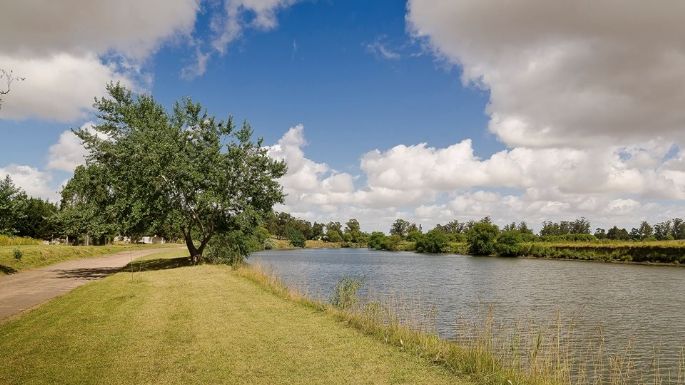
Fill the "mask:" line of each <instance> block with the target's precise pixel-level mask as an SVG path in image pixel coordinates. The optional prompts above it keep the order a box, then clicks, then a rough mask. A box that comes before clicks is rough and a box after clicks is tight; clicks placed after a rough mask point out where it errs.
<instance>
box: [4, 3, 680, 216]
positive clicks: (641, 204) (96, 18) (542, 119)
mask: <svg viewBox="0 0 685 385" xmlns="http://www.w3.org/2000/svg"><path fill="white" fill-rule="evenodd" d="M502 1H503V0H502ZM162 3H163V6H164V7H165V10H166V12H165V13H163V14H160V12H159V9H160V8H159V5H156V4H154V2H150V3H146V4H137V3H136V2H134V1H122V2H121V3H120V4H119V3H116V4H113V3H107V2H105V1H96V2H91V3H83V4H79V2H78V1H74V2H73V4H70V5H68V6H66V7H64V8H66V9H57V8H55V9H53V10H50V9H49V8H50V7H54V5H51V4H50V3H49V2H44V4H43V5H44V7H45V12H44V14H42V13H40V12H36V13H34V16H28V17H29V18H35V19H32V20H20V19H19V18H18V17H17V18H15V19H13V18H12V15H13V14H16V15H26V14H31V13H32V12H28V13H27V12H24V11H26V9H22V7H27V5H21V4H15V5H13V6H12V7H10V8H8V10H7V12H6V13H5V14H6V16H5V17H7V20H4V21H6V22H7V23H9V26H7V27H6V28H10V27H12V28H14V31H16V32H17V33H16V36H22V37H21V38H19V39H16V40H17V41H11V42H10V41H0V43H5V45H4V46H5V48H0V68H10V69H13V70H14V71H15V72H16V73H17V74H20V75H22V76H26V80H25V81H23V82H15V84H13V90H12V92H11V93H10V94H9V95H8V96H7V97H6V98H5V101H4V105H3V109H2V110H0V131H1V132H2V133H3V135H2V140H0V173H3V172H4V173H6V174H9V175H11V176H14V178H15V179H16V180H17V181H18V184H20V185H23V187H25V188H26V189H27V191H30V192H34V194H35V195H41V196H45V197H49V198H51V199H56V196H57V194H56V191H57V190H58V189H59V186H60V184H61V183H63V182H64V180H66V179H67V178H68V177H69V176H70V175H71V169H73V166H74V165H75V164H78V163H79V161H80V162H82V158H83V154H82V151H83V150H82V149H80V148H79V147H78V143H75V142H74V138H72V137H70V136H69V134H68V129H70V128H77V127H80V126H81V125H83V124H84V123H86V122H89V121H93V120H94V117H93V115H92V111H90V110H88V106H89V104H90V100H92V97H93V96H96V95H97V94H100V93H101V89H102V86H101V85H100V86H98V84H100V83H102V84H104V82H105V81H107V80H109V79H119V80H123V81H125V82H128V83H129V84H131V85H132V86H134V87H136V88H137V89H138V90H140V91H141V92H150V93H152V94H153V95H154V96H155V97H156V98H157V99H158V100H159V101H161V102H162V103H163V104H165V105H167V106H170V105H171V104H172V103H173V102H174V101H175V100H178V99H179V98H181V97H184V96H191V97H192V98H193V99H195V100H196V101H199V102H201V103H203V104H204V106H205V107H206V108H207V109H208V110H209V111H210V113H212V114H215V115H219V116H226V115H228V114H231V115H233V116H234V117H235V118H236V119H237V120H244V119H246V120H248V121H249V122H250V123H251V124H252V125H253V127H254V128H255V131H256V133H257V135H259V136H263V137H264V139H265V143H266V144H268V145H275V146H274V147H273V148H272V154H273V156H275V157H280V158H283V159H286V160H287V161H288V162H289V163H291V164H292V167H291V173H290V175H289V176H288V177H286V178H285V179H284V181H283V183H284V187H285V189H286V191H287V192H288V193H289V199H288V200H287V201H286V203H285V205H284V206H282V207H280V208H279V209H283V210H287V211H291V212H293V213H295V214H297V215H301V216H304V217H307V218H310V219H313V220H326V219H329V218H333V217H335V216H341V217H345V216H359V217H362V218H367V219H368V221H370V222H371V223H373V224H374V225H377V226H384V225H385V224H386V223H387V222H389V221H391V220H392V219H393V218H395V217H399V216H403V217H408V218H411V219H414V220H417V221H420V222H423V223H425V224H427V225H430V224H434V223H436V222H439V221H446V220H448V219H449V218H452V217H457V218H464V219H470V218H476V217H479V216H484V215H492V216H494V217H496V218H500V217H501V221H503V222H504V221H508V220H510V219H512V218H514V217H521V216H526V217H530V218H532V219H531V220H532V221H533V222H537V221H541V220H543V219H547V218H549V219H555V218H566V217H571V218H573V217H576V216H580V215H585V216H589V217H593V219H595V222H596V223H610V222H611V223H613V222H619V223H629V222H634V221H637V220H638V219H640V218H647V217H649V219H653V220H658V219H662V218H665V217H667V216H668V215H679V214H680V213H682V199H683V197H684V196H685V173H683V171H682V170H684V169H685V167H683V166H682V165H681V163H683V164H685V162H683V161H682V158H683V157H682V155H681V153H680V150H679V148H680V146H681V143H682V137H681V135H680V134H678V131H679V130H678V129H679V128H682V125H681V123H682V120H683V118H682V117H681V116H680V115H677V114H675V113H674V112H673V110H674V108H673V107H672V106H670V105H668V103H667V102H663V101H661V100H646V99H644V98H645V96H644V95H642V92H641V90H643V89H653V90H654V91H655V92H657V93H658V90H659V89H660V88H658V87H661V88H663V89H664V90H665V91H664V95H663V99H664V100H667V99H669V100H680V99H679V98H680V97H681V96H682V95H681V92H680V91H677V90H673V89H671V88H673V87H672V85H673V84H678V82H680V81H682V80H683V78H685V76H684V75H683V70H682V69H677V65H676V64H677V61H674V62H673V63H670V62H663V61H659V62H658V63H656V64H654V65H655V66H656V67H655V68H657V69H659V68H658V67H659V66H662V67H663V68H662V70H663V71H664V73H669V74H671V78H667V79H663V78H658V77H653V78H652V77H650V76H645V75H644V74H642V73H641V71H642V70H641V68H640V66H639V65H637V64H636V65H635V67H631V66H629V65H627V64H624V63H625V62H626V61H625V58H626V55H627V56H630V55H634V56H635V59H636V61H642V63H641V64H642V65H644V64H645V63H647V64H649V60H648V57H649V55H653V56H655V57H658V55H659V54H660V52H652V51H653V50H654V48H653V47H654V46H655V44H654V40H655V39H660V41H661V42H662V43H663V44H664V48H663V49H664V50H666V51H668V50H670V51H674V50H675V52H685V49H683V47H682V44H680V43H679V42H677V41H671V40H669V39H667V38H666V37H665V36H666V35H664V36H660V35H654V36H648V37H646V38H645V40H646V41H644V42H642V43H641V44H644V45H645V47H639V46H638V45H639V44H638V43H634V42H632V41H631V40H630V36H629V34H628V32H629V31H630V28H631V25H630V23H629V20H631V19H630V17H643V18H644V20H643V22H644V23H645V24H646V25H648V24H649V23H654V24H655V25H656V24H659V25H661V26H664V25H665V26H666V27H668V28H665V30H667V32H665V34H666V33H668V32H670V33H675V32H677V31H678V28H680V27H679V25H678V23H676V21H677V20H673V19H671V18H670V17H669V16H668V15H669V14H670V13H672V12H673V11H674V10H673V9H669V7H677V6H672V5H669V6H663V7H662V8H663V9H658V8H656V9H654V8H652V9H649V12H646V11H645V9H643V8H644V7H645V6H644V5H641V4H640V3H639V2H629V3H630V4H629V5H627V6H626V7H625V9H623V10H621V11H620V12H618V14H617V13H616V10H614V9H611V8H608V6H603V5H597V6H587V7H586V9H583V8H582V7H579V8H578V9H573V10H568V9H565V8H564V7H563V6H557V7H554V6H550V7H548V6H544V7H541V6H540V3H539V0H526V1H523V2H522V3H521V4H519V5H518V6H516V7H515V8H512V9H509V12H510V16H511V17H506V16H502V15H501V12H500V10H501V9H502V7H505V8H506V7H512V5H511V4H509V3H507V2H500V1H496V2H493V3H492V4H487V5H485V4H482V3H478V2H475V1H467V0H457V1H444V2H440V1H438V2H430V1H428V0H413V1H410V2H409V3H407V2H405V1H373V2H369V1H356V0H347V1H335V0H330V1H295V0H261V1H260V0H223V1H218V0H217V1H200V2H196V1H195V0H173V1H170V2H162ZM500 3H501V4H500ZM85 4H88V5H87V6H86V5H85ZM69 7H74V9H78V10H84V9H88V12H80V13H79V12H75V11H74V9H69ZM536 12H537V13H540V14H539V15H537V16H536V17H534V18H533V19H530V20H528V21H526V20H527V19H526V18H527V17H529V16H530V15H534V14H536ZM119 13H121V15H123V16H121V15H119ZM74 14H79V15H80V14H84V15H87V17H86V16H81V17H84V18H83V19H81V20H74V19H73V18H74V17H79V16H74ZM589 14H592V15H595V16H596V17H597V18H598V20H600V19H601V20H602V23H599V22H598V23H597V25H592V24H589V25H585V24H584V23H586V20H587V15H589ZM643 14H644V15H645V16H640V15H643ZM132 15H140V16H143V17H140V18H136V17H132ZM50 16H51V17H50ZM22 17H27V16H22ZM119 17H120V18H119ZM1 18H2V17H0V19H1ZM42 18H45V19H42ZM555 19H558V20H562V21H564V23H554V20H555ZM522 20H523V22H522ZM0 21H3V20H0ZM547 21H549V22H547ZM32 23H41V24H42V25H45V24H46V23H49V24H51V25H50V26H46V30H47V29H50V30H53V31H57V32H55V34H54V36H45V35H44V34H38V33H32V32H31V31H28V30H27V31H26V33H22V30H21V28H24V27H23V25H29V26H30V25H31V24H32ZM136 23H138V24H136ZM12 24H14V25H12ZM75 24H76V25H77V26H83V30H86V31H88V28H89V27H92V28H97V30H98V33H95V32H93V33H92V34H90V33H84V32H83V30H81V29H78V28H80V27H75V26H74V25H75ZM607 24H609V25H612V26H613V29H611V32H610V33H615V34H617V35H616V36H607V32H606V31H605V30H604V29H602V27H601V26H602V25H607ZM484 26H489V27H488V28H487V29H484ZM48 27H51V28H48ZM26 28H28V27H26ZM90 31H95V30H93V29H91V30H90ZM236 31H237V32H236ZM99 32H101V33H99ZM222 34H223V36H229V37H228V38H227V39H225V40H223V41H222V40H221V39H220V37H221V36H222ZM5 35H7V34H5ZM539 37H544V38H543V39H540V38H539ZM603 39H605V40H603ZM622 39H623V40H625V47H630V49H628V52H627V53H622V54H620V55H619V54H617V53H615V52H618V50H614V48H615V46H617V45H620V44H622ZM650 39H651V40H650ZM0 40H2V38H0ZM570 42H572V44H571V43H570ZM584 44H586V45H584ZM590 44H594V47H595V48H596V49H598V51H597V52H599V54H597V55H595V56H597V57H589V56H587V55H586V54H585V52H586V51H585V50H584V48H585V46H588V47H589V46H590ZM603 44H604V45H603ZM620 46H621V47H624V46H623V45H620ZM633 46H635V47H633ZM647 47H648V48H647ZM605 48H606V49H605ZM198 54H200V55H205V57H207V58H208V60H207V61H206V66H205V65H201V64H200V62H199V61H198V57H199V56H197V55H198ZM60 55H61V56H60ZM645 57H647V59H645ZM57 58H62V59H63V60H58V59H57ZM65 58H66V59H65ZM619 63H620V64H619ZM606 68H609V69H610V70H609V73H610V72H611V68H614V69H615V71H614V72H616V76H617V79H618V80H617V79H612V78H611V75H607V72H606V71H605V69H606ZM672 68H676V69H675V70H673V71H671V72H668V70H670V69H672ZM188 69H201V70H199V71H198V73H197V74H196V76H190V77H189V76H182V73H184V71H188ZM619 76H620V77H619ZM631 77H634V78H637V79H639V81H642V82H643V83H640V82H639V81H638V80H635V79H632V80H630V79H631ZM462 79H464V81H462ZM625 79H629V80H625ZM684 84H685V83H684ZM669 85H670V86H671V87H670V88H669ZM669 92H671V93H674V94H670V95H669V94H668V93H669ZM36 95H48V96H50V98H48V97H47V96H46V97H45V98H43V99H41V98H36ZM89 95H90V96H89ZM72 99H73V100H72ZM619 101H620V102H619ZM635 106H645V110H644V111H641V110H639V109H638V108H636V107H635ZM645 111H647V112H645ZM3 115H4V116H3ZM633 115H634V116H635V117H633ZM671 115H672V116H671ZM643 116H647V117H648V118H649V117H650V116H651V121H653V122H656V121H658V122H661V121H664V123H663V124H661V125H660V123H658V124H656V125H655V126H653V127H652V126H646V125H645V124H644V123H643V122H642V121H641V119H642V117H643ZM657 116H658V119H657V118H655V117H657ZM621 117H623V118H621ZM662 118H663V119H662ZM674 122H675V123H674ZM298 125H302V126H303V128H301V127H300V126H298ZM422 143H425V145H422ZM20 166H21V167H23V168H21V169H19V168H18V167H20ZM562 169H563V170H564V175H563V177H560V176H559V175H558V174H559V172H558V171H559V170H562ZM657 207H658V208H659V209H658V210H661V212H663V214H658V215H657V214H655V212H656V211H657V210H656V208H657Z"/></svg>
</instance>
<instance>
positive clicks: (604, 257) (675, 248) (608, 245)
mask: <svg viewBox="0 0 685 385" xmlns="http://www.w3.org/2000/svg"><path fill="white" fill-rule="evenodd" d="M519 255H521V256H528V257H536V258H552V259H577V260H589V261H602V262H635V263H666V264H685V242H684V241H644V242H620V241H614V242H558V243H557V242H550V243H547V242H534V243H524V244H522V245H521V250H520V252H519Z"/></svg>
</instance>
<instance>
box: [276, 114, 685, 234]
mask: <svg viewBox="0 0 685 385" xmlns="http://www.w3.org/2000/svg"><path fill="white" fill-rule="evenodd" d="M305 145H306V140H305V137H304V127H303V126H302V125H298V126H295V127H293V128H291V129H290V130H288V132H286V133H285V135H284V136H283V137H282V138H281V139H280V140H279V141H278V142H277V143H276V144H275V145H274V146H271V147H269V154H270V156H272V157H274V158H277V159H282V160H285V161H286V163H287V164H288V167H289V168H288V173H287V174H286V176H284V177H283V179H282V180H281V183H282V184H283V186H284V189H285V192H286V193H287V194H288V196H287V198H286V202H285V205H284V206H282V207H280V208H279V209H282V210H287V211H289V212H291V213H293V214H296V215H300V216H303V217H305V218H308V219H310V220H319V221H327V220H333V219H335V220H340V219H345V218H348V217H353V216H356V217H357V218H359V219H360V220H361V221H362V224H365V228H366V229H379V228H380V229H385V228H387V226H388V225H389V223H390V222H392V220H394V219H395V218H397V217H405V218H409V219H414V220H417V221H419V222H421V223H423V224H424V225H425V226H431V225H434V224H436V223H440V222H442V223H444V222H446V221H449V220H452V219H460V220H470V219H478V218H482V217H484V216H492V217H493V218H495V219H497V220H499V221H501V222H502V223H506V222H509V221H512V220H522V219H525V220H527V221H529V223H530V224H532V225H534V226H535V225H539V224H540V223H541V222H542V221H544V220H562V219H572V218H575V217H578V216H586V217H588V218H590V219H591V220H593V221H594V222H595V224H597V225H602V226H605V225H609V224H611V225H613V224H623V225H626V226H628V225H631V224H632V222H635V221H637V220H639V219H642V218H645V219H649V220H652V221H655V220H661V219H663V218H664V216H666V215H682V214H678V210H681V211H682V204H681V200H682V199H685V177H684V176H685V171H683V166H682V164H683V161H682V159H683V155H682V152H680V151H678V152H677V153H675V154H674V155H673V156H672V157H670V158H669V157H666V153H668V152H670V151H671V150H670V149H671V148H672V147H671V146H669V145H667V144H663V143H656V142H652V143H648V144H647V145H645V146H641V147H636V146H633V147H621V146H605V147H601V148H599V147H592V148H590V149H577V148H520V147H519V148H513V149H508V150H503V151H500V152H497V153H495V154H492V155H491V156H489V157H486V158H481V157H478V156H477V155H476V154H475V153H474V150H473V147H472V143H471V141H470V140H468V139H467V140H463V141H460V142H458V143H455V144H453V145H450V146H447V147H444V148H434V147H429V146H427V145H426V144H424V143H422V144H417V145H411V146H407V145H398V146H395V147H393V148H390V149H387V150H384V151H381V150H373V151H370V152H368V153H366V154H363V155H362V156H361V157H360V162H359V169H360V171H361V175H357V176H355V175H352V174H349V173H342V172H338V171H336V170H334V169H332V168H331V167H330V166H328V165H327V164H325V163H319V162H315V161H313V160H311V159H308V158H307V157H306V155H305V153H304V147H305ZM361 181H365V183H361Z"/></svg>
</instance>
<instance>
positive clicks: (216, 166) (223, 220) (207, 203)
mask: <svg viewBox="0 0 685 385" xmlns="http://www.w3.org/2000/svg"><path fill="white" fill-rule="evenodd" d="M107 91H108V96H106V97H103V98H96V100H95V105H94V106H95V108H96V110H97V112H98V114H97V116H98V122H97V124H96V125H94V126H93V127H92V128H89V129H80V130H76V131H74V132H75V133H76V135H77V136H78V137H79V138H80V139H81V140H82V141H83V143H84V145H85V147H86V149H87V150H88V154H89V155H88V156H87V158H86V164H85V165H84V166H82V167H80V168H78V169H77V170H76V173H75V176H74V178H73V179H72V180H71V181H70V182H69V183H68V184H67V186H66V187H65V191H66V192H68V193H69V197H68V198H69V201H70V202H72V203H74V204H75V205H81V207H84V208H88V209H90V210H94V212H97V213H98V214H99V215H100V218H99V221H100V222H102V221H103V219H104V220H105V221H106V222H107V223H112V224H114V225H115V227H116V229H117V232H118V233H120V234H125V235H130V236H139V235H142V234H144V233H157V234H160V233H161V234H178V235H182V237H183V238H184V240H185V244H186V246H187V247H188V251H189V252H190V257H191V259H192V261H193V263H198V262H200V261H202V259H203V252H204V250H205V247H206V246H207V244H208V243H209V242H210V241H211V240H212V238H213V237H216V236H218V235H221V234H227V233H229V232H234V231H236V230H244V229H245V228H246V227H250V226H252V227H254V226H256V225H257V224H258V222H259V221H260V218H262V217H263V216H264V215H265V214H266V213H269V212H270V211H271V210H272V207H273V205H274V204H276V203H278V202H282V200H283V197H284V195H283V191H282V188H281V186H280V184H279V183H278V178H280V177H281V176H283V175H284V174H285V172H286V165H285V163H283V162H282V161H277V160H274V159H272V158H270V157H269V156H268V155H267V150H266V148H265V147H264V146H262V140H261V139H259V140H257V141H253V139H252V129H251V128H250V126H249V125H248V124H247V123H244V124H243V125H242V127H241V128H240V129H236V127H235V126H234V123H233V120H232V118H230V117H229V118H228V119H227V120H226V121H223V120H218V119H216V118H215V117H214V116H210V115H208V114H207V112H206V111H205V110H203V108H202V107H201V106H200V105H199V104H197V103H193V102H192V101H191V100H190V99H183V100H182V101H180V102H177V103H176V104H175V105H174V107H173V110H172V111H171V112H167V111H166V110H165V108H164V107H163V106H162V105H161V104H160V103H158V102H157V101H155V99H154V98H153V97H152V96H150V95H135V94H133V93H132V92H131V91H130V90H128V89H126V88H125V87H124V86H122V85H120V84H109V85H108V86H107Z"/></svg>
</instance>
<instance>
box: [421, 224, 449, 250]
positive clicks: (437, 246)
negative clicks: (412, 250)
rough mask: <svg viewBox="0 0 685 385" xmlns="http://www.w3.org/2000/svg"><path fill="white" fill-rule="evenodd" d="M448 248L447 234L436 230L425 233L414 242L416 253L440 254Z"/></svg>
mask: <svg viewBox="0 0 685 385" xmlns="http://www.w3.org/2000/svg"><path fill="white" fill-rule="evenodd" d="M448 246H449V239H448V237H447V234H445V233H444V232H443V231H441V230H438V229H433V230H431V231H429V232H427V233H426V234H424V235H422V236H421V237H420V238H419V239H418V240H417V241H416V251H417V252H419V253H442V252H443V251H446V250H447V247H448Z"/></svg>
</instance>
